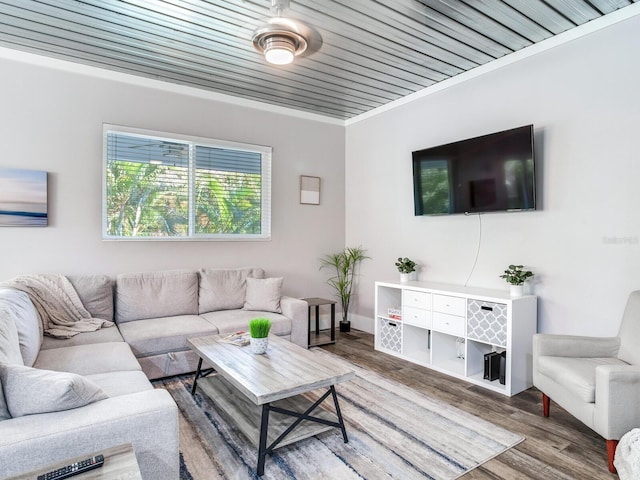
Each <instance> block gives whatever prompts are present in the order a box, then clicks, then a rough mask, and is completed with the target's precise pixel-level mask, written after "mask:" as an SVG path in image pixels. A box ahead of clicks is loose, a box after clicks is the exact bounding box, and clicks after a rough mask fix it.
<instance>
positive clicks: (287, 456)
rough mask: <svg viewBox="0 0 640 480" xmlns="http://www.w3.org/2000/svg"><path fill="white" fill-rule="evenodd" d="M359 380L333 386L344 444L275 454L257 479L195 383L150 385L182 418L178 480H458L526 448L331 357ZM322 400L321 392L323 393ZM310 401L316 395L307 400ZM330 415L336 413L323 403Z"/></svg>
mask: <svg viewBox="0 0 640 480" xmlns="http://www.w3.org/2000/svg"><path fill="white" fill-rule="evenodd" d="M311 351H312V352H313V353H314V354H315V355H317V356H318V362H322V361H323V357H324V356H326V355H330V356H332V357H333V358H334V359H338V360H339V361H341V362H346V363H348V364H349V365H350V366H351V368H353V370H355V372H356V377H355V378H354V379H353V380H351V381H348V382H344V383H341V384H338V385H337V386H336V390H337V392H338V397H339V402H340V409H341V411H342V415H343V417H344V419H345V422H346V428H347V433H348V436H349V443H346V444H345V443H344V442H343V439H342V435H341V433H340V431H339V430H338V429H333V430H332V431H328V432H325V433H322V434H320V435H318V436H316V437H311V438H308V439H306V440H302V441H300V442H298V443H295V444H292V445H289V446H285V447H282V448H280V449H277V450H276V451H275V452H274V453H273V454H272V455H270V456H267V459H266V464H265V473H264V476H263V477H258V475H257V474H256V462H257V450H256V448H255V447H253V445H252V444H251V443H250V442H249V441H248V440H247V439H246V438H245V437H244V435H243V434H242V433H240V432H239V431H237V430H236V429H235V428H234V425H233V422H230V421H227V419H226V418H225V417H224V416H222V415H221V414H220V413H219V412H218V411H217V410H216V406H215V402H214V401H212V400H211V399H209V398H208V397H207V396H206V395H204V394H202V392H201V391H200V390H199V389H198V390H197V391H196V394H195V395H194V396H191V386H192V382H193V375H183V376H179V377H174V378H170V379H165V380H161V381H157V382H154V383H155V387H156V388H165V389H166V390H168V391H169V392H170V393H171V395H172V396H173V398H174V399H175V401H176V403H177V404H178V408H179V410H180V452H181V453H180V457H181V458H180V461H181V480H214V479H258V478H263V479H265V480H270V479H274V480H275V479H278V480H279V479H340V480H342V479H345V480H347V479H367V480H375V479H399V480H400V479H402V480H407V479H412V480H413V479H435V480H451V479H455V478H458V477H459V476H461V475H463V474H465V473H466V472H468V471H469V470H472V469H474V468H476V467H478V466H479V465H481V464H482V463H484V462H486V461H487V460H490V459H491V458H493V457H495V456H496V455H499V454H500V453H502V452H504V451H506V450H508V449H509V448H511V447H513V446H514V445H517V444H518V443H520V442H521V441H523V440H524V438H523V437H521V436H519V435H516V434H514V433H511V432H509V431H507V430H505V429H503V428H500V427H498V426H496V425H493V424H491V423H489V422H487V421H485V420H482V419H480V418H478V417H476V416H474V415H471V414H468V413H466V412H463V411H462V410H460V409H458V408H455V407H453V406H451V405H449V404H446V403H443V402H440V401H437V400H435V399H432V398H429V397H427V396H425V395H423V394H421V393H419V392H416V391H414V390H412V389H411V388H408V387H406V386H404V385H402V384H400V383H397V382H395V381H392V380H389V379H386V378H384V377H382V376H380V375H378V374H376V373H374V372H372V371H370V370H367V369H365V368H361V367H359V366H357V365H354V364H352V363H350V362H347V361H346V360H344V359H341V358H339V357H336V356H335V355H333V354H331V353H329V352H326V351H323V350H320V349H313V350H311ZM320 393H323V392H320ZM312 396H313V395H312ZM323 407H324V408H326V409H327V410H329V411H331V409H332V407H333V405H332V402H330V401H325V402H324V403H323Z"/></svg>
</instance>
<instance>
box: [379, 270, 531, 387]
mask: <svg viewBox="0 0 640 480" xmlns="http://www.w3.org/2000/svg"><path fill="white" fill-rule="evenodd" d="M375 296H376V298H375V306H376V318H375V348H376V350H380V351H382V352H385V353H389V354H391V355H394V356H397V357H400V358H403V359H405V360H408V361H410V362H413V363H417V364H419V365H423V366H425V367H428V368H432V369H434V370H437V371H439V372H442V373H446V374H448V375H452V376H454V377H457V378H461V379H463V380H466V381H468V382H470V383H473V384H476V385H480V386H482V387H485V388H487V389H489V390H493V391H495V392H498V393H501V394H503V395H508V396H511V395H515V394H517V393H519V392H521V391H523V390H526V389H527V388H529V387H531V386H532V385H533V382H532V353H531V350H532V342H533V335H534V333H536V331H537V297H536V296H534V295H525V296H523V297H511V296H510V295H509V293H508V292H506V291H505V292H503V291H500V290H489V289H481V288H469V287H462V286H456V285H445V284H437V283H427V282H407V283H394V282H376V292H375ZM491 352H496V353H498V354H502V355H501V356H502V359H501V360H502V368H503V375H502V377H503V378H502V379H500V378H498V379H495V380H489V379H485V360H487V361H489V359H488V358H487V359H486V358H485V355H486V354H490V353H491ZM491 361H496V356H494V357H492V359H491ZM501 382H504V383H501Z"/></svg>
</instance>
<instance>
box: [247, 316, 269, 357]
mask: <svg viewBox="0 0 640 480" xmlns="http://www.w3.org/2000/svg"><path fill="white" fill-rule="evenodd" d="M270 330H271V320H270V319H268V318H254V319H252V320H249V335H250V336H251V339H250V342H251V351H252V352H253V353H256V354H261V353H264V352H266V351H267V347H268V346H269V331H270Z"/></svg>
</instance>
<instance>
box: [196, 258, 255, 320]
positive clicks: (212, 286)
mask: <svg viewBox="0 0 640 480" xmlns="http://www.w3.org/2000/svg"><path fill="white" fill-rule="evenodd" d="M198 276H199V278H200V291H199V294H198V301H199V306H198V313H207V312H217V311H218V310H236V309H239V308H242V306H243V305H244V300H245V298H246V296H247V282H246V280H247V277H252V278H264V270H262V269H261V268H251V267H247V268H233V269H231V268H230V269H225V268H202V269H200V270H199V271H198Z"/></svg>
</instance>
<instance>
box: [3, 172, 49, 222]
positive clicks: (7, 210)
mask: <svg viewBox="0 0 640 480" xmlns="http://www.w3.org/2000/svg"><path fill="white" fill-rule="evenodd" d="M47 223H48V216H47V172H45V171H41V170H21V169H17V168H0V227H46V226H47Z"/></svg>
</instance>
